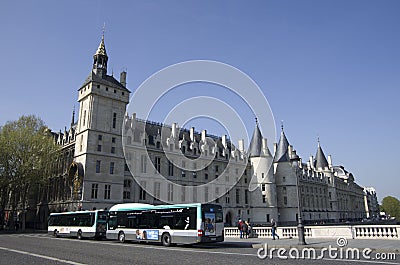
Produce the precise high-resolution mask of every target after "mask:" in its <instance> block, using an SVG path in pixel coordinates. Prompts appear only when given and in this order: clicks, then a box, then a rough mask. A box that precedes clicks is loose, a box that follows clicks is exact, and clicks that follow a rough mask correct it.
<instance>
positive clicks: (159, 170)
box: [154, 156, 161, 173]
mask: <svg viewBox="0 0 400 265" xmlns="http://www.w3.org/2000/svg"><path fill="white" fill-rule="evenodd" d="M154 164H155V165H154V166H155V167H156V170H157V171H158V173H161V157H159V156H156V158H155V163H154Z"/></svg>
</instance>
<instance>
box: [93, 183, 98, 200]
mask: <svg viewBox="0 0 400 265" xmlns="http://www.w3.org/2000/svg"><path fill="white" fill-rule="evenodd" d="M98 189H99V184H97V183H93V184H92V199H97V191H98Z"/></svg>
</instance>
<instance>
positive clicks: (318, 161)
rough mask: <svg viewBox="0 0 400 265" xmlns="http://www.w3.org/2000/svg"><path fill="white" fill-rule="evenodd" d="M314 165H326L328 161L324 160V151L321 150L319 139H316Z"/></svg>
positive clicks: (323, 166) (321, 166)
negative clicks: (316, 146)
mask: <svg viewBox="0 0 400 265" xmlns="http://www.w3.org/2000/svg"><path fill="white" fill-rule="evenodd" d="M314 167H315V168H317V169H318V168H325V167H328V161H327V160H326V157H325V154H324V151H322V148H321V145H320V143H319V140H318V148H317V154H316V155H315V160H314Z"/></svg>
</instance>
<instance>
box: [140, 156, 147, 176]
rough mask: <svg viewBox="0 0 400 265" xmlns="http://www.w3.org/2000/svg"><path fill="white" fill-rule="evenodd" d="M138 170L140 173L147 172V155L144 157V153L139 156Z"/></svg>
mask: <svg viewBox="0 0 400 265" xmlns="http://www.w3.org/2000/svg"><path fill="white" fill-rule="evenodd" d="M140 172H141V173H146V172H147V157H146V155H141V156H140Z"/></svg>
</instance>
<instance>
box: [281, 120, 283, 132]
mask: <svg viewBox="0 0 400 265" xmlns="http://www.w3.org/2000/svg"><path fill="white" fill-rule="evenodd" d="M281 128H282V131H283V120H281Z"/></svg>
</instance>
